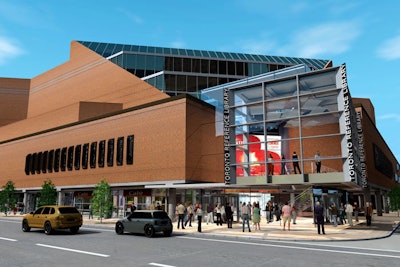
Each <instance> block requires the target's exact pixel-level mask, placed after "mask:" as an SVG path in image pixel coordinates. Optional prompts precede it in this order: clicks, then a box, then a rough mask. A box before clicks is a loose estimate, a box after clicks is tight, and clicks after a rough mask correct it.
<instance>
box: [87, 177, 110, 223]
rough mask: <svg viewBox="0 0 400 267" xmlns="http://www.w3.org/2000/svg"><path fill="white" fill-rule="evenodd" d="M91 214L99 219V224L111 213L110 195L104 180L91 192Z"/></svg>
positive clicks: (108, 186)
mask: <svg viewBox="0 0 400 267" xmlns="http://www.w3.org/2000/svg"><path fill="white" fill-rule="evenodd" d="M92 205H93V213H94V214H95V215H97V216H99V217H100V223H102V222H103V218H108V217H109V216H110V214H111V211H112V206H113V202H112V195H111V189H110V185H109V184H108V183H107V181H105V180H101V181H100V183H98V184H97V185H96V187H95V189H94V191H93V196H92Z"/></svg>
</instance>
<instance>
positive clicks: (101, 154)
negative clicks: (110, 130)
mask: <svg viewBox="0 0 400 267" xmlns="http://www.w3.org/2000/svg"><path fill="white" fill-rule="evenodd" d="M105 153H106V140H101V141H100V142H99V159H98V162H97V164H98V165H99V167H100V168H103V167H104V157H105Z"/></svg>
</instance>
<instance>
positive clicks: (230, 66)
mask: <svg viewBox="0 0 400 267" xmlns="http://www.w3.org/2000/svg"><path fill="white" fill-rule="evenodd" d="M228 74H229V75H236V70H235V62H233V61H228Z"/></svg>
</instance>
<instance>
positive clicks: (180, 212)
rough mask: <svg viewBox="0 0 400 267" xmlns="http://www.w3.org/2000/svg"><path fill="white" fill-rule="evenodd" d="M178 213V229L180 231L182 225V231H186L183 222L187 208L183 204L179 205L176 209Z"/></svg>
mask: <svg viewBox="0 0 400 267" xmlns="http://www.w3.org/2000/svg"><path fill="white" fill-rule="evenodd" d="M176 209H177V212H178V229H179V224H180V223H182V229H185V226H183V220H184V217H185V206H183V204H182V203H179V205H178V207H176Z"/></svg>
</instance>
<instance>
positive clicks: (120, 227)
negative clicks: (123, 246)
mask: <svg viewBox="0 0 400 267" xmlns="http://www.w3.org/2000/svg"><path fill="white" fill-rule="evenodd" d="M115 232H116V233H117V234H119V235H122V234H123V233H124V225H123V224H122V223H120V222H119V223H117V224H116V225H115Z"/></svg>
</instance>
